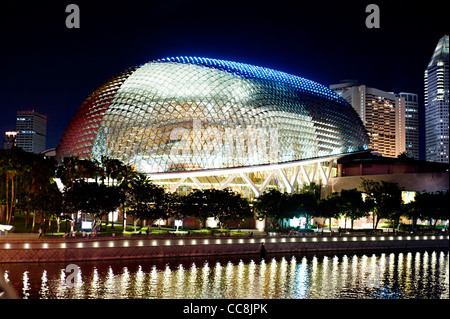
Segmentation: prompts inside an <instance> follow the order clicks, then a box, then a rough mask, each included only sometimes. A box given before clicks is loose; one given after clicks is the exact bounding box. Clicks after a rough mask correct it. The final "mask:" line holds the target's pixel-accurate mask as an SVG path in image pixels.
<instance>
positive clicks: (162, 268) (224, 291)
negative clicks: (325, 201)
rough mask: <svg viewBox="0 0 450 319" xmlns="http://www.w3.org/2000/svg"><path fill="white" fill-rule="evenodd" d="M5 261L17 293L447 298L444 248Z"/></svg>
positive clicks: (56, 295)
mask: <svg viewBox="0 0 450 319" xmlns="http://www.w3.org/2000/svg"><path fill="white" fill-rule="evenodd" d="M77 265H78V266H79V271H78V273H77V276H76V279H75V281H76V283H77V285H75V287H70V286H69V285H68V284H67V283H66V280H67V279H68V275H67V273H66V272H65V267H66V266H67V265H66V264H62V263H41V264H4V265H2V268H3V269H4V270H5V279H6V280H7V281H9V282H10V283H12V284H13V286H14V287H15V288H16V290H17V291H18V292H19V293H21V296H22V298H33V299H37V298H41V299H47V298H194V299H195V298H201V299H211V298H231V299H233V298H256V299H260V298H262V299H264V298H277V299H282V298H294V299H304V298H449V252H448V251H412V252H397V253H376V254H375V253H370V254H362V253H361V254H352V255H347V254H340V255H333V254H303V255H301V254H296V255H288V256H286V255H284V256H283V255H273V256H272V255H268V256H266V258H265V259H262V258H261V257H259V256H253V257H252V256H248V257H217V258H198V257H197V258H185V259H181V260H180V259H178V260H176V259H158V260H124V261H113V262H111V261H108V262H106V261H104V262H95V263H94V262H79V263H77Z"/></svg>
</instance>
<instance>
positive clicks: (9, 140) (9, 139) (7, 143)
mask: <svg viewBox="0 0 450 319" xmlns="http://www.w3.org/2000/svg"><path fill="white" fill-rule="evenodd" d="M16 136H17V132H16V131H7V132H5V136H4V137H3V148H4V149H5V150H6V149H10V148H12V147H13V146H16V145H17V142H16Z"/></svg>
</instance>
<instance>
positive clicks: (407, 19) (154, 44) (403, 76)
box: [0, 0, 450, 156]
mask: <svg viewBox="0 0 450 319" xmlns="http://www.w3.org/2000/svg"><path fill="white" fill-rule="evenodd" d="M70 3H75V4H77V5H78V6H79V8H80V28H79V29H68V28H66V25H65V20H66V17H67V16H68V15H69V13H66V12H65V9H66V6H67V5H68V4H70ZM370 3H375V4H377V5H378V6H379V8H380V22H381V25H380V28H379V29H368V28H367V27H366V25H365V20H366V17H367V15H368V14H369V13H366V12H365V9H366V6H367V5H368V4H370ZM393 3H394V4H393ZM444 3H445V2H444V1H433V0H429V1H398V0H396V1H378V0H370V1H363V0H358V1H356V0H353V1H346V0H342V1H317V0H316V1H308V2H304V1H282V0H278V1H273V2H272V1H244V0H240V1H181V0H173V1H133V0H128V1H121V2H116V1H81V0H71V1H45V0H44V1H17V0H13V1H11V0H6V1H5V0H3V1H2V3H1V5H0V33H1V42H0V61H1V75H2V76H1V79H0V110H1V112H0V129H1V135H2V136H3V132H4V131H7V130H14V129H15V118H16V112H17V110H28V109H34V110H36V111H37V112H40V113H43V114H46V115H47V116H48V123H47V147H48V148H51V147H55V146H56V145H57V144H58V143H59V140H60V138H61V136H62V133H63V132H64V129H65V127H66V126H67V124H68V123H69V120H70V118H71V117H72V116H73V115H74V113H75V112H76V110H77V109H78V107H79V106H80V105H81V103H82V102H83V101H84V100H85V98H86V97H87V96H88V95H89V94H90V93H92V92H93V91H94V90H95V89H96V88H97V87H98V86H100V85H101V84H102V83H104V82H105V81H106V80H107V79H108V78H110V77H111V76H113V75H115V74H116V73H118V72H120V71H122V70H124V69H126V68H128V67H131V66H138V65H141V64H144V63H146V62H149V61H151V60H154V59H159V58H163V57H168V56H179V55H192V56H201V57H209V58H217V59H225V60H232V61H238V62H243V63H249V64H255V65H259V66H264V67H269V68H273V69H275V70H280V71H284V72H287V73H290V74H294V75H298V76H301V77H305V78H308V79H311V80H314V81H317V82H319V83H321V84H323V85H326V86H329V85H330V84H334V83H338V82H339V81H340V80H343V79H357V80H359V81H360V82H361V83H362V84H366V85H368V86H371V87H375V88H378V89H381V90H385V91H393V92H396V93H398V92H412V93H417V94H419V98H420V101H421V102H422V103H421V105H420V106H421V107H422V113H423V72H424V70H425V68H426V66H427V64H428V62H429V60H430V58H431V55H432V53H433V51H434V49H435V47H436V44H437V42H438V40H439V38H441V37H442V36H443V35H444V34H449V26H450V24H449V23H448V17H449V12H448V10H446V9H445V7H444V6H443V4H444ZM422 124H423V118H422ZM421 133H423V130H422V132H421ZM422 142H423V135H422ZM421 153H422V156H423V154H424V149H423V143H422V145H421Z"/></svg>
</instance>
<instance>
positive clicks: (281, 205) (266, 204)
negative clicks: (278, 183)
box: [253, 189, 292, 228]
mask: <svg viewBox="0 0 450 319" xmlns="http://www.w3.org/2000/svg"><path fill="white" fill-rule="evenodd" d="M253 207H254V209H255V211H256V214H257V218H261V219H262V218H266V219H269V218H270V219H272V227H273V228H274V227H275V224H274V221H275V222H276V224H277V225H278V224H279V222H280V220H281V219H283V218H285V216H286V215H287V214H286V213H288V212H290V211H292V210H291V209H290V208H292V206H291V205H288V202H287V196H286V195H285V194H283V193H281V192H280V191H279V190H277V189H271V190H270V191H268V192H264V193H263V194H262V195H261V196H259V197H258V198H257V199H256V201H255V203H254V206H253Z"/></svg>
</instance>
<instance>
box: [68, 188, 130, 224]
mask: <svg viewBox="0 0 450 319" xmlns="http://www.w3.org/2000/svg"><path fill="white" fill-rule="evenodd" d="M64 196H65V200H66V203H68V204H69V205H67V206H68V207H70V208H69V209H71V210H73V211H81V212H82V213H85V214H89V215H91V216H92V218H93V220H94V222H93V224H92V229H95V228H96V227H97V226H98V225H99V224H101V220H102V218H103V217H104V216H106V215H107V214H109V213H110V212H113V211H115V210H116V209H117V208H118V207H119V205H120V204H121V203H122V202H123V200H124V195H123V192H122V190H121V189H120V188H119V187H117V186H106V185H104V184H98V183H86V182H85V181H83V180H80V181H77V182H75V183H74V187H71V188H69V189H68V190H67V191H66V192H65V193H64Z"/></svg>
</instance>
